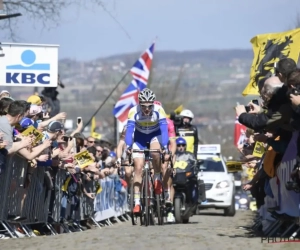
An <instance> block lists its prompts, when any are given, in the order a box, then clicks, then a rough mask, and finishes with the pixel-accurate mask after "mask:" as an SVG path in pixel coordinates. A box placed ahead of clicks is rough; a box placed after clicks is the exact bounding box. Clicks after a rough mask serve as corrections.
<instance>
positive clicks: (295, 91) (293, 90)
mask: <svg viewBox="0 0 300 250" xmlns="http://www.w3.org/2000/svg"><path fill="white" fill-rule="evenodd" d="M291 93H292V94H293V95H299V94H300V91H299V90H298V89H297V88H296V89H292V90H291Z"/></svg>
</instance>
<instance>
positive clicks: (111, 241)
mask: <svg viewBox="0 0 300 250" xmlns="http://www.w3.org/2000/svg"><path fill="white" fill-rule="evenodd" d="M212 212H214V211H212ZM252 217H253V213H252V212H250V211H241V212H238V213H237V214H236V216H235V217H233V218H232V217H224V216H222V215H221V214H216V213H215V212H214V213H207V212H203V213H202V214H201V215H198V216H193V217H192V218H191V220H190V223H189V224H186V225H178V224H173V225H164V226H150V227H147V228H146V227H141V226H135V227H133V226H132V225H131V224H130V223H129V222H126V223H121V224H115V225H113V226H111V227H105V228H102V229H95V230H87V231H85V232H80V233H72V234H63V235H57V236H40V237H35V238H23V239H8V240H2V241H1V242H0V244H1V249H20V250H21V249H24V250H31V249H32V250H48V249H49V250H60V249H72V250H77V249H80V250H89V249H93V250H95V249H105V250H108V249H123V250H126V249H134V250H135V249H157V250H159V249H164V250H173V249H174V250H175V249H176V250H178V249H180V250H181V249H187V250H192V249H208V250H209V249H212V250H216V249H222V250H227V249H245V250H249V249H256V250H260V249H297V248H298V249H299V247H300V243H278V244H267V243H263V244H262V243H261V240H260V238H249V237H247V236H246V231H245V230H243V229H239V228H238V227H239V226H247V225H249V224H251V221H252Z"/></svg>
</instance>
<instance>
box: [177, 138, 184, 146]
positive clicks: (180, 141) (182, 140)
mask: <svg viewBox="0 0 300 250" xmlns="http://www.w3.org/2000/svg"><path fill="white" fill-rule="evenodd" d="M178 144H183V145H186V140H185V139H183V138H182V137H178V138H177V139H176V145H178Z"/></svg>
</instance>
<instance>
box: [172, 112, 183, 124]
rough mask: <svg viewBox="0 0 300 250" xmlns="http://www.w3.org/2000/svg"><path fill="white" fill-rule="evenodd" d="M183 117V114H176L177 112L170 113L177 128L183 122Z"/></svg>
mask: <svg viewBox="0 0 300 250" xmlns="http://www.w3.org/2000/svg"><path fill="white" fill-rule="evenodd" d="M182 118H183V117H182V116H180V115H176V114H175V112H171V113H170V119H171V120H172V121H173V122H174V126H175V128H176V127H179V126H181V125H182V124H183V122H182Z"/></svg>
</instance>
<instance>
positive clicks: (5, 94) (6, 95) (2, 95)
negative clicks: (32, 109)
mask: <svg viewBox="0 0 300 250" xmlns="http://www.w3.org/2000/svg"><path fill="white" fill-rule="evenodd" d="M4 97H11V96H10V93H9V92H8V91H7V90H2V91H1V93H0V100H1V99H2V98H4Z"/></svg>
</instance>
